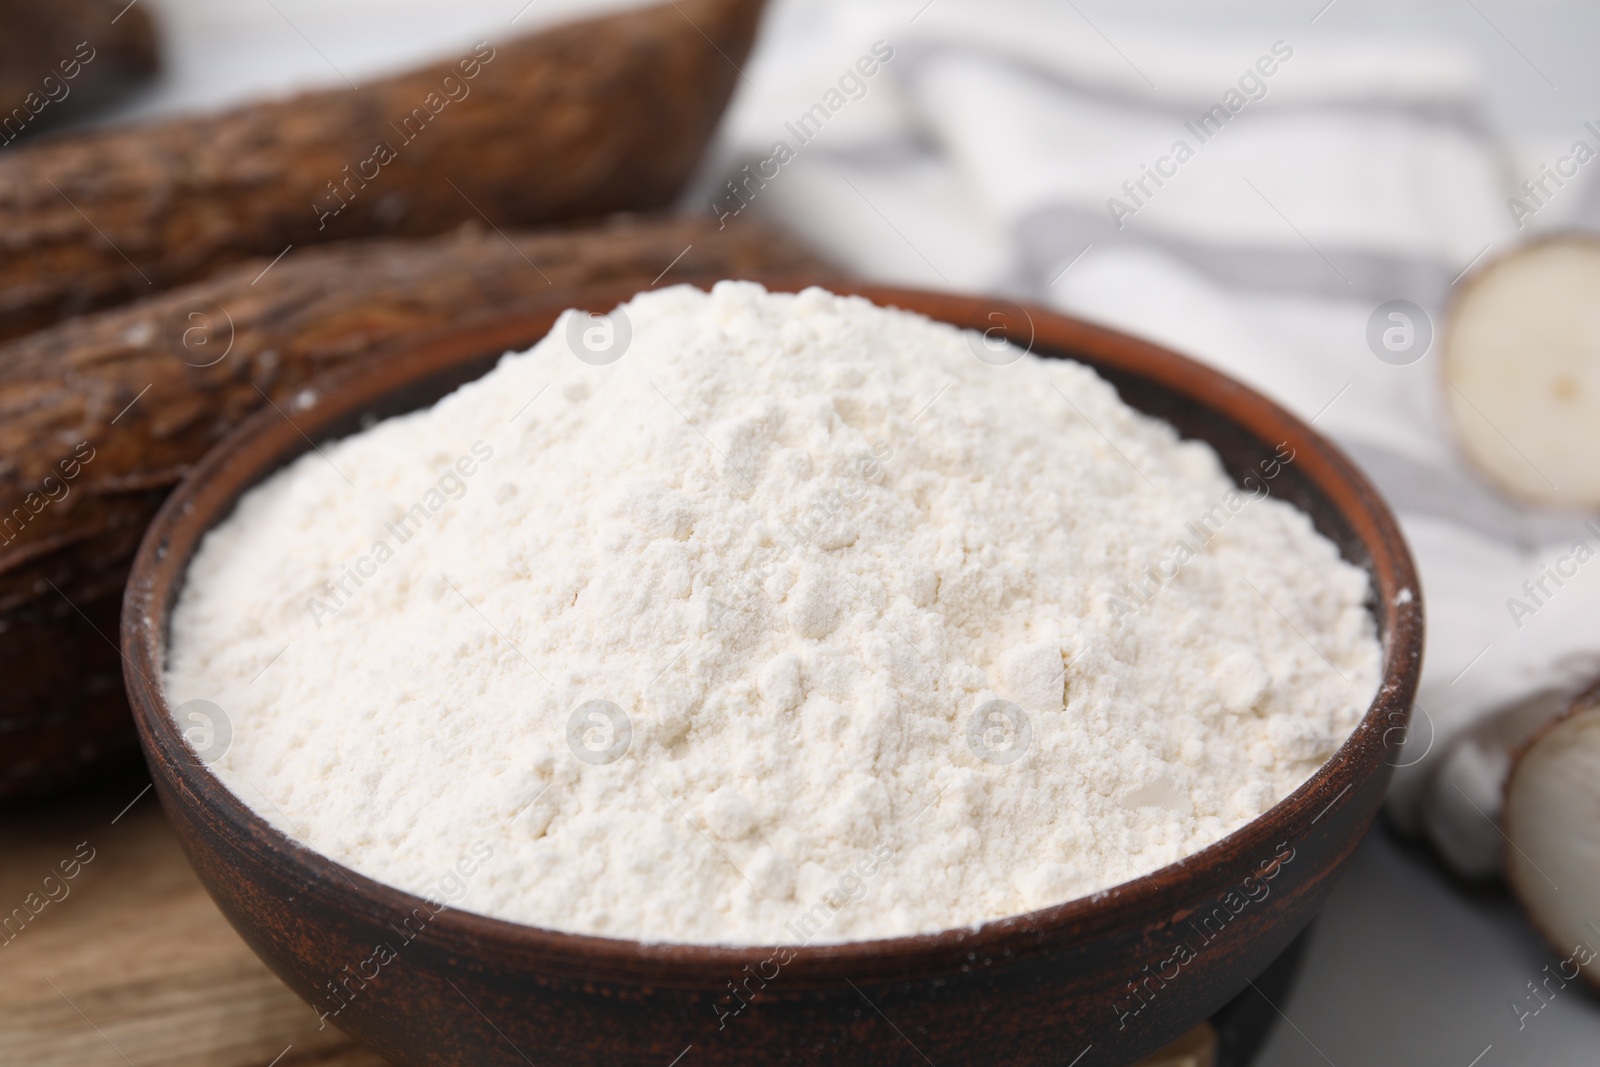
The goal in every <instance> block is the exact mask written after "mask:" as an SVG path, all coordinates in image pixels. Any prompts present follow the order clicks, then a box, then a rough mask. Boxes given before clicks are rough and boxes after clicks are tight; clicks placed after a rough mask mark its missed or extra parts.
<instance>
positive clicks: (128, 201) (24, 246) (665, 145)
mask: <svg viewBox="0 0 1600 1067" xmlns="http://www.w3.org/2000/svg"><path fill="white" fill-rule="evenodd" d="M760 12H761V3H760V0H673V2H671V3H667V4H663V5H660V6H656V7H647V8H642V9H638V10H632V11H626V12H623V13H620V14H614V15H609V16H606V17H602V18H595V19H590V20H586V21H582V22H574V23H569V24H566V25H562V26H557V27H555V28H553V29H549V30H546V31H543V32H540V33H536V34H532V35H529V36H525V37H521V38H514V39H511V40H505V41H499V42H493V41H491V42H487V43H483V44H480V45H478V46H475V47H473V48H471V49H469V50H464V51H463V52H462V54H461V55H459V56H457V57H455V58H452V59H450V60H448V61H445V62H440V63H437V64H435V65H433V66H429V67H425V68H422V69H420V70H417V71H414V72H411V73H408V74H405V75H402V76H399V77H392V78H388V79H384V80H380V81H373V82H371V83H370V84H368V85H365V86H363V87H361V88H359V89H355V88H349V89H336V90H328V91H323V92H315V93H306V94H303V95H301V96H297V97H294V98H292V99H287V100H281V101H275V102H269V103H259V104H252V105H249V106H245V107H241V108H237V109H235V110H232V111H228V112H225V113H222V114H218V115H210V116H202V117H195V118H185V119H177V120H170V121H165V122H157V123H152V124H147V125H141V126H136V127H129V128H120V129H115V130H105V131H95V132H90V133H84V134H77V135H71V136H66V137H63V138H61V139H59V140H55V141H53V142H46V143H43V144H38V145H28V146H21V147H19V148H17V149H16V150H15V151H14V152H13V153H9V154H7V155H4V156H0V337H7V336H15V335H17V334H19V333H22V332H25V331H27V330H29V329H34V328H37V327H39V326H41V325H43V324H45V323H48V322H52V321H55V320H57V319H59V318H62V317H63V316H66V315H70V314H75V313H79V312H82V311H84V310H86V309H88V308H92V307H99V306H104V305H108V304H112V303H116V302H119V301H122V300H126V299H129V298H131V297H134V296H138V295H143V294H146V293H150V292H153V291H156V290H159V289H164V288H167V287H170V286H172V285H176V284H179V283H182V282H186V281H191V280H195V279H198V278H201V277H204V276H206V275H208V274H210V273H212V272H214V271H215V270H217V269H218V268H220V267H223V266H226V265H228V264H231V263H235V262H238V261H240V260H243V259H246V258H251V257H254V256H260V255H265V256H269V257H270V256H274V255H277V254H278V253H279V252H280V251H282V250H283V249H284V248H286V247H288V246H290V245H294V246H297V247H299V246H304V245H307V244H313V243H320V242H324V241H330V240H337V239H344V238H351V237H361V236H428V235H432V234H437V233H442V232H444V231H446V230H448V229H450V228H452V227H454V226H456V225H458V224H460V223H461V222H464V221H468V220H478V219H480V218H481V219H487V220H489V221H490V222H492V223H493V224H494V225H498V226H511V225H531V224H537V223H543V222H549V221H554V220H560V219H571V218H584V217H596V216H600V215H603V214H606V213H609V212H612V211H632V210H644V209H649V208H656V207H661V206H664V205H666V204H668V203H670V202H671V201H672V199H673V198H674V196H675V195H676V194H677V193H678V191H679V189H680V187H681V186H682V185H683V183H684V181H685V180H686V179H687V177H688V175H689V174H690V172H691V170H692V169H693V168H694V166H695V165H696V164H697V163H698V162H699V160H700V156H701V152H702V150H703V149H704V147H705V144H706V142H707V141H708V139H709V138H710V136H711V133H712V131H713V130H714V128H715V126H716V123H717V120H718V117H719V116H720V115H721V113H722V110H723V107H724V105H725V104H726V103H727V100H728V97H729V95H730V93H731V92H732V89H733V86H734V84H735V82H736V81H737V79H738V76H739V75H738V71H737V69H736V68H735V64H736V63H739V62H742V61H743V57H744V56H745V54H746V52H747V51H748V49H749V46H750V43H751V41H752V39H753V37H754V35H755V30H756V26H757V24H758V22H759V20H760Z"/></svg>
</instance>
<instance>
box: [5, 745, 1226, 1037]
mask: <svg viewBox="0 0 1600 1067" xmlns="http://www.w3.org/2000/svg"><path fill="white" fill-rule="evenodd" d="M0 857H3V859H0V909H3V910H0V1067H101V1065H104V1067H307V1065H313V1064H315V1065H318V1067H384V1064H385V1061H384V1060H382V1059H381V1058H379V1057H378V1056H376V1055H374V1054H372V1053H370V1052H367V1051H366V1050H364V1049H361V1048H359V1047H358V1046H356V1045H355V1044H354V1043H353V1042H351V1041H350V1039H349V1038H347V1037H345V1036H344V1035H343V1034H342V1033H340V1032H339V1031H338V1030H335V1029H333V1028H332V1027H328V1028H326V1029H318V1022H317V1015H316V1012H314V1011H312V1010H311V1008H310V1007H308V1006H307V1005H306V1004H305V1003H304V1002H302V1001H301V1000H300V999H299V998H298V997H296V996H295V995H294V994H293V993H291V992H289V990H288V989H287V988H286V987H285V986H284V985H283V983H281V982H279V981H278V979H277V978H276V977H274V976H273V974H272V972H271V971H269V970H267V968H266V966H265V965H264V964H262V963H261V961H260V960H258V959H256V957H255V956H254V955H253V954H252V953H251V951H250V950H249V949H248V948H247V947H245V944H244V942H243V941H241V940H240V939H239V936H238V935H237V934H235V933H234V932H233V928H232V927H230V926H229V925H228V923H227V921H226V920H225V919H223V917H222V914H221V913H220V912H219V911H217V909H216V907H215V906H214V905H213V904H212V903H211V898H210V897H208V896H207V895H206V893H205V890H204V889H202V888H201V887H200V883H199V882H198V881H197V880H196V879H195V876H194V874H193V872H191V871H190V869H189V865H188V863H187V861H185V860H184V858H183V853H182V852H181V851H179V849H178V841H177V838H176V837H174V836H173V833H172V830H171V828H170V827H169V826H168V825H167V822H166V819H165V818H164V817H163V816H162V814H161V809H160V807H159V805H157V803H156V800H155V796H154V795H153V793H152V792H150V791H149V790H148V784H147V781H146V779H144V778H143V777H142V775H141V776H119V777H117V778H116V779H114V780H112V781H108V782H105V783H103V784H102V785H101V786H100V787H99V788H97V789H95V790H94V791H93V792H92V793H88V794H83V795H80V796H76V797H74V798H71V799H69V800H57V801H48V802H41V803H34V804H31V805H28V806H25V807H12V808H10V809H8V810H7V811H5V812H4V813H3V814H0ZM1213 1045H1214V1039H1213V1037H1212V1034H1211V1028H1210V1027H1209V1026H1202V1027H1200V1028H1199V1029H1197V1030H1195V1031H1193V1032H1191V1033H1190V1034H1188V1035H1186V1036H1185V1037H1184V1038H1183V1039H1182V1040H1180V1041H1178V1042H1177V1043H1175V1044H1174V1045H1173V1046H1172V1047H1170V1048H1168V1049H1166V1050H1164V1051H1163V1052H1162V1053H1160V1054H1159V1055H1157V1056H1154V1057H1152V1058H1150V1059H1149V1060H1146V1061H1145V1062H1144V1063H1143V1064H1141V1065H1139V1067H1211V1065H1212V1062H1213V1053H1212V1048H1213Z"/></svg>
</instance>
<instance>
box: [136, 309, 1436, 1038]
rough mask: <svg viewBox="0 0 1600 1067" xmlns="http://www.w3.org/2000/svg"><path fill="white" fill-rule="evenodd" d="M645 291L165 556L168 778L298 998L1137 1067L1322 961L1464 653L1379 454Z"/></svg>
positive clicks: (152, 694)
mask: <svg viewBox="0 0 1600 1067" xmlns="http://www.w3.org/2000/svg"><path fill="white" fill-rule="evenodd" d="M618 295H619V294H597V295H596V297H595V299H594V300H593V301H591V302H588V303H587V305H586V306H585V307H584V308H583V309H582V310H579V311H569V312H567V313H565V314H564V315H562V316H557V315H556V314H554V313H551V314H550V315H548V316H542V317H541V316H528V317H526V318H522V319H517V320H507V321H505V322H503V323H499V324H490V325H489V326H486V327H483V328H481V329H479V330H478V331H477V332H476V333H473V334H464V335H458V336H455V337H451V338H446V339H443V340H440V341H436V342H432V343H430V344H425V345H421V346H419V347H418V348H417V349H416V350H415V351H413V352H411V353H409V354H408V355H406V356H404V357H402V358H400V359H399V360H398V361H397V362H396V363H394V364H393V365H392V366H391V367H390V368H389V370H388V373H387V374H386V375H385V376H384V377H383V379H382V380H381V381H380V380H377V379H376V378H374V377H371V376H369V377H364V378H353V379H349V380H347V381H346V382H344V383H342V384H338V385H334V386H331V387H329V388H328V389H326V390H324V391H322V393H321V395H320V396H318V397H317V398H316V401H315V403H312V404H308V405H306V407H305V408H304V409H302V410H299V411H297V412H295V415H294V417H295V420H296V425H292V426H286V425H285V424H284V420H282V419H281V418H280V419H279V420H278V421H277V422H276V423H274V422H271V421H269V420H265V419H262V420H258V421H257V422H255V423H253V424H252V425H251V426H250V427H248V428H247V429H246V430H244V431H242V432H241V434H240V435H239V436H238V437H236V438H235V439H233V440H232V441H230V442H229V443H228V444H226V445H225V446H223V447H222V448H221V449H219V450H218V452H216V453H215V454H213V455H212V456H211V457H209V458H208V459H207V461H206V463H205V464H203V465H202V467H201V468H199V469H197V470H196V472H195V473H194V475H193V476H192V477H191V478H190V480H189V481H188V482H186V483H185V486H184V487H183V488H182V489H181V490H180V491H179V493H178V494H176V495H175V497H174V499H173V500H172V501H171V502H169V504H168V506H167V508H166V510H165V511H164V512H163V514H162V516H161V518H160V519H159V520H158V522H157V523H156V525H155V526H154V527H153V528H152V531H151V533H150V534H149V535H148V537H147V539H146V543H145V545H144V548H143V550H142V552H141V556H140V560H139V565H138V567H137V568H136V571H135V574H134V577H133V579H132V582H131V584H130V596H129V597H128V600H127V608H126V614H125V642H126V645H127V648H128V652H129V656H130V664H131V668H130V671H129V686H130V692H131V693H132V694H133V697H134V700H135V704H136V707H137V715H138V718H139V721H140V727H141V733H142V736H143V738H144V742H145V745H146V750H147V753H148V755H149V757H150V759H151V762H152V765H153V767H154V768H155V772H156V778H157V782H158V785H159V786H160V788H161V791H162V794H163V799H164V801H165V802H166V804H167V805H168V808H169V810H171V811H172V812H173V814H174V817H175V821H176V822H177V823H178V825H179V829H180V834H181V836H182V838H183V840H184V842H185V846H186V848H187V849H188V851H189V853H190V855H191V858H192V859H193V860H194V861H195V863H196V866H197V869H198V870H199V871H200V873H201V875H202V878H203V879H204V880H205V881H206V882H207V884H208V886H209V887H210V889H211V891H212V893H213V895H214V896H215V897H216V898H217V900H218V902H219V904H220V905H221V906H222V908H223V910H224V912H225V913H226V914H228V915H229V917H230V919H231V920H232V921H233V922H234V924H235V926H236V927H238V928H239V929H240V931H241V932H242V933H243V934H244V935H245V937H246V938H247V940H249V941H250V942H251V944H252V945H253V946H254V947H255V948H256V949H257V951H258V952H260V953H261V954H262V955H263V957H264V958H265V959H267V961H268V962H269V963H270V964H271V965H272V966H273V967H274V968H275V969H276V970H277V971H278V973H279V974H280V975H282V976H283V977H284V978H285V979H286V981H288V982H289V984H290V985H291V986H293V987H294V988H296V989H297V990H298V991H299V992H300V993H301V994H302V995H303V996H305V997H306V998H307V999H308V1000H310V1001H311V1002H312V1003H313V1004H314V1005H315V1006H316V1007H317V1008H318V1010H319V1011H321V1012H322V1013H324V1015H325V1017H326V1018H327V1019H328V1021H330V1022H332V1023H334V1024H336V1025H338V1026H340V1027H342V1028H344V1029H346V1030H348V1031H349V1032H351V1033H352V1034H354V1035H356V1036H357V1037H358V1038H360V1039H361V1040H363V1041H366V1042H367V1043H369V1044H371V1045H373V1047H375V1048H377V1049H378V1050H379V1051H380V1052H382V1053H384V1054H385V1055H387V1056H389V1057H390V1058H392V1059H394V1060H396V1061H397V1062H401V1063H413V1062H414V1063H422V1062H473V1063H478V1062H502V1061H503V1062H521V1057H522V1056H523V1055H527V1056H531V1057H533V1059H534V1060H535V1061H536V1062H540V1063H545V1062H551V1063H572V1064H579V1063H602V1062H603V1063H641V1064H643V1063H666V1062H670V1061H671V1060H672V1059H673V1058H674V1057H675V1056H677V1055H679V1054H680V1053H682V1052H683V1051H684V1050H685V1049H686V1048H689V1047H691V1046H692V1047H693V1055H694V1056H695V1057H696V1058H697V1059H698V1060H700V1061H701V1062H707V1063H738V1062H753V1061H754V1058H755V1057H766V1058H771V1059H773V1060H774V1061H775V1062H784V1061H793V1062H807V1063H853V1062H874V1063H878V1062H901V1061H904V1062H922V1057H924V1056H927V1057H931V1058H932V1060H933V1061H934V1062H937V1063H940V1064H946V1063H991V1062H1002V1061H1003V1062H1008V1063H1041V1064H1042V1063H1056V1062H1065V1061H1066V1060H1070V1059H1071V1058H1072V1056H1073V1055H1077V1054H1078V1053H1079V1052H1080V1051H1082V1052H1083V1053H1084V1058H1083V1060H1082V1061H1081V1062H1082V1063H1084V1064H1116V1063H1123V1062H1129V1061H1131V1059H1132V1058H1136V1057H1137V1056H1138V1055H1140V1054H1142V1053H1144V1052H1146V1051H1149V1050H1151V1049H1153V1048H1155V1047H1159V1046H1160V1045H1161V1044H1163V1043H1165V1042H1166V1041H1167V1040H1170V1039H1171V1038H1172V1037H1174V1036H1176V1034H1177V1033H1179V1032H1182V1031H1183V1030H1185V1029H1187V1028H1188V1027H1189V1026H1191V1025H1193V1024H1194V1023H1195V1022H1197V1021H1199V1020H1200V1019H1203V1018H1204V1017H1205V1016H1206V1015H1207V1014H1209V1013H1210V1012H1211V1011H1213V1010H1215V1009H1216V1008H1217V1007H1218V1006H1220V1005H1221V1004H1222V1003H1224V1002H1225V1001H1227V1000H1228V999H1229V998H1230V997H1231V996H1232V995H1233V994H1234V993H1236V992H1237V991H1238V990H1239V989H1240V988H1242V987H1243V986H1244V984H1245V980H1246V979H1247V978H1249V977H1250V976H1251V975H1253V974H1254V973H1256V972H1257V971H1259V970H1260V969H1261V968H1262V967H1264V966H1265V965H1266V963H1267V962H1269V961H1270V960H1271V959H1272V958H1273V957H1274V956H1275V955H1276V954H1277V952H1278V951H1280V950H1281V949H1282V948H1283V947H1284V946H1285V945H1286V944H1287V943H1288V942H1289V941H1290V940H1292V939H1293V937H1294V936H1295V935H1296V934H1297V933H1298V932H1299V931H1300V929H1301V928H1302V927H1303V926H1304V925H1305V923H1306V922H1307V921H1309V919H1310V917H1311V916H1312V914H1313V913H1314V911H1315V908H1316V906H1317V905H1318V903H1319V902H1320V900H1321V899H1322V896H1323V895H1324V894H1325V892H1326V890H1327V888H1328V884H1329V882H1328V880H1329V878H1330V877H1331V876H1332V875H1333V873H1334V872H1335V871H1336V870H1337V868H1338V867H1339V866H1340V865H1341V863H1342V862H1343V860H1344V859H1345V857H1346V856H1347V855H1348V853H1349V851H1350V849H1351V848H1353V847H1354V844H1355V842H1356V841H1357V840H1358V839H1359V836H1360V834H1361V832H1362V831H1363V830H1364V829H1365V827H1366V825H1367V823H1368V822H1369V821H1370V819H1371V817H1372V815H1373V813H1374V811H1375V809H1376V806H1377V804H1378V803H1379V800H1380V799H1381V794H1382V790H1383V787H1384V784H1385V782H1386V776H1387V766H1386V764H1385V760H1384V755H1385V746H1386V744H1391V743H1393V742H1394V740H1395V737H1396V735H1397V732H1398V733H1399V734H1403V727H1404V724H1405V721H1406V715H1407V712H1408V709H1409V703H1410V697H1411V694H1412V691H1413V688H1414V685H1415V675H1416V669H1417V658H1418V654H1419V649H1420V634H1421V616H1420V604H1419V603H1418V601H1417V598H1416V595H1415V581H1414V578H1413V575H1412V571H1411V565H1410V561H1409V559H1408V557H1407V555H1406V553H1405V549H1404V546H1403V544H1402V542H1401V541H1400V538H1399V535H1398V533H1397V532H1396V530H1395V526H1394V523H1393V521H1392V519H1391V518H1390V516H1389V515H1388V514H1387V512H1386V511H1385V510H1384V509H1383V507H1382V505H1381V503H1380V502H1379V501H1378V500H1377V498H1376V497H1375V495H1374V494H1373V493H1372V491H1371V489H1370V488H1369V487H1368V486H1367V485H1366V484H1365V483H1364V482H1363V481H1362V480H1361V479H1360V477H1359V475H1357V474H1356V473H1355V472H1354V471H1353V470H1352V469H1351V468H1350V466H1349V465H1348V463H1347V462H1346V461H1345V460H1344V459H1343V458H1342V457H1341V456H1340V455H1339V454H1338V453H1337V451H1336V450H1334V449H1333V448H1332V447H1331V446H1329V445H1328V444H1327V443H1326V442H1324V441H1322V440H1321V439H1320V438H1318V437H1317V436H1316V435H1315V434H1314V433H1313V432H1312V431H1310V430H1309V429H1308V428H1307V427H1305V426H1303V425H1302V424H1300V423H1299V422H1297V421H1296V420H1294V419H1293V418H1292V417H1291V416H1289V415H1287V414H1286V413H1284V412H1283V411H1281V410H1280V409H1278V408H1276V407H1274V406H1273V405H1271V404H1270V403H1269V402H1267V401H1265V400H1263V399H1262V398H1260V397H1258V396H1256V395H1255V394H1253V393H1250V392H1249V391H1248V390H1245V389H1243V388H1242V387H1240V386H1238V385H1237V384H1235V383H1232V382H1230V381H1228V380H1226V379H1224V378H1222V377H1220V376H1218V375H1216V374H1215V373H1213V372H1210V371H1208V370H1205V369H1204V368H1202V367H1200V366H1198V365H1196V364H1194V363H1191V362H1189V361H1186V360H1183V359H1182V358H1181V357H1177V356H1174V355H1171V354H1170V353H1166V352H1163V351H1161V350H1158V349H1155V348H1152V347H1150V346H1147V345H1143V344H1141V343H1139V342H1135V341H1133V340H1131V339H1128V338H1124V337H1121V336H1119V335H1115V334H1111V333H1108V332H1105V331H1101V330H1097V329H1095V328H1092V327H1089V326H1086V325H1084V324H1081V323H1077V322H1074V321H1072V320H1068V319H1064V318H1061V317H1059V316H1054V315H1050V314H1048V313H1045V312H1042V311H1038V310H1032V309H1021V315H1022V317H1023V318H1026V319H1028V320H1029V322H1030V329H1029V331H1028V332H1029V334H1030V335H1031V336H1030V337H1029V338H1027V339H1026V340H1027V342H1028V343H1029V345H1030V347H1031V349H1032V350H1031V351H1023V350H1022V349H1021V348H1017V349H1015V350H1011V349H1005V348H1003V347H1000V346H999V345H997V343H996V338H995V337H994V336H993V333H992V332H991V333H990V334H988V335H984V334H982V333H979V332H974V331H973V330H972V329H971V327H979V329H982V328H985V327H986V326H988V325H989V321H988V318H987V315H986V307H985V304H984V302H982V301H978V300H971V299H965V298H956V297H949V296H936V295H931V294H921V293H913V292H903V291H887V290H864V291H862V293H860V294H858V295H846V296H837V295H834V294H831V293H828V292H824V291H822V290H820V289H815V288H812V289H804V290H801V291H798V292H776V291H772V292H769V291H768V290H766V289H763V288H762V287H760V286H757V285H754V284H751V283H723V284H721V285H719V286H717V287H716V288H715V289H714V290H713V291H712V292H711V293H709V294H708V293H704V292H700V291H699V290H695V289H691V288H688V287H680V288H675V289H669V290H665V291H661V292H656V293H650V294H645V295H641V296H638V297H636V298H634V299H632V300H629V301H627V302H625V303H623V304H622V305H621V306H620V307H618V300H617V296H618ZM962 328H966V329H962ZM540 337H543V339H542V340H538V343H537V344H534V345H533V346H532V347H531V348H530V349H528V350H527V351H525V352H520V353H518V354H513V355H509V356H506V357H505V358H504V359H503V360H500V361H499V362H498V363H496V361H495V358H494V357H496V356H497V355H498V354H499V353H500V352H502V351H504V350H505V349H507V348H521V347H525V346H526V345H527V344H528V343H529V342H532V341H535V340H537V339H538V338H540ZM1002 356H1003V357H1004V358H999V357H1002ZM1063 357H1065V358H1063ZM491 368H492V369H491ZM486 371H487V373H485V372H486ZM463 383H466V384H463ZM457 387H459V388H457ZM452 390H453V391H452ZM302 435H304V436H302ZM308 438H309V439H310V440H315V441H318V442H321V443H320V444H319V445H318V446H317V447H316V448H314V449H311V448H308V447H307V446H306V443H305V442H306V440H307V439H308ZM197 709H198V710H197ZM196 715H199V716H200V719H201V720H203V722H204V723H205V724H207V725H213V724H215V723H216V722H217V721H219V720H220V724H221V726H222V728H223V729H222V732H223V733H225V734H226V736H227V743H226V744H225V745H219V744H217V743H216V742H215V738H216V736H217V733H218V731H217V730H212V731H211V732H210V733H207V732H206V731H205V730H201V729H196V728H193V727H192V726H191V722H192V721H193V720H194V719H195V716H196ZM185 729H188V730H189V735H188V736H189V738H190V739H191V740H195V739H198V740H200V741H201V742H202V744H199V745H192V744H190V743H189V742H188V741H186V740H185V734H184V733H183V731H184V730H185ZM352 979H353V980H352ZM891 1020H892V1022H891ZM1069 1049H1070V1054H1068V1055H1067V1056H1065V1058H1063V1055H1062V1054H1063V1052H1064V1051H1067V1050H1069Z"/></svg>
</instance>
